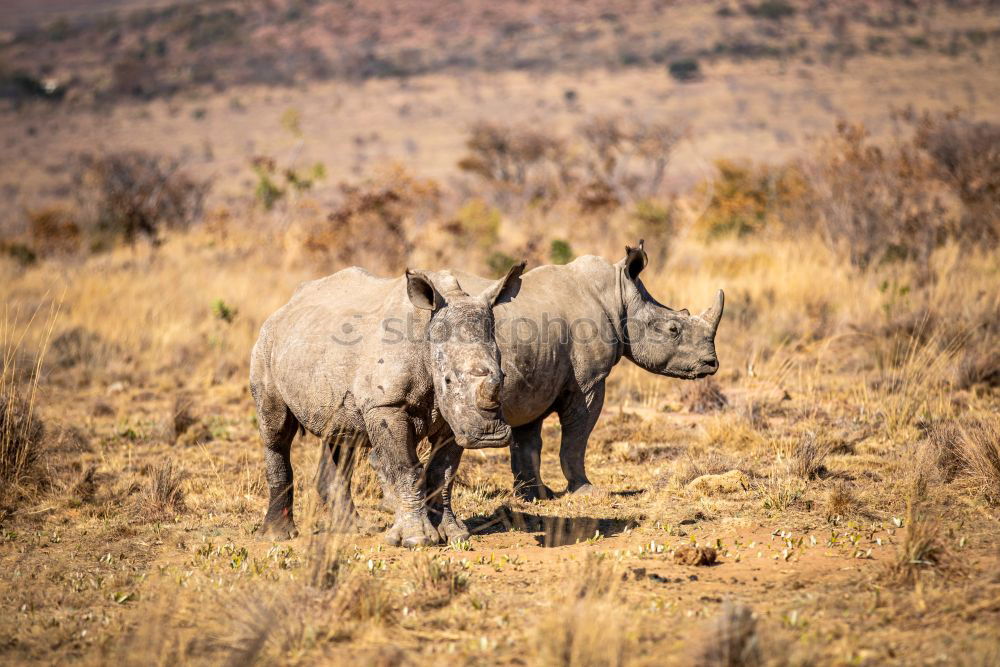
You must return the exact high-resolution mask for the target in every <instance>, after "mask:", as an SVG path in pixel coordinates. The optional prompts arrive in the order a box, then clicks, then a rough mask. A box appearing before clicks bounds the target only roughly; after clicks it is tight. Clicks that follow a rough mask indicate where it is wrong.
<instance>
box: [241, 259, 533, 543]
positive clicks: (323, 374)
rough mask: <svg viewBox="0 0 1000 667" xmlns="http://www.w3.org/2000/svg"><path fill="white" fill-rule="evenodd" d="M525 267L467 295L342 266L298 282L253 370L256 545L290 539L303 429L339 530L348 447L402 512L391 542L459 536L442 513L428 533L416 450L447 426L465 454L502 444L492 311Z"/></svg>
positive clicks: (346, 507)
mask: <svg viewBox="0 0 1000 667" xmlns="http://www.w3.org/2000/svg"><path fill="white" fill-rule="evenodd" d="M523 269H524V264H520V265H518V266H515V267H514V268H512V269H511V270H510V271H509V272H508V273H507V275H506V276H505V277H504V278H503V279H501V280H498V281H495V282H489V283H487V284H485V286H484V287H483V289H482V290H480V291H479V292H477V294H478V296H469V294H467V293H466V292H464V291H463V290H462V289H461V287H460V286H459V284H458V282H457V281H456V280H455V278H454V277H453V276H452V275H451V274H450V273H448V272H439V273H434V274H431V273H427V272H420V271H407V272H406V275H405V276H403V277H399V278H395V279H387V278H378V277H375V276H373V275H371V274H369V273H367V272H366V271H364V270H362V269H358V268H350V269H345V270H343V271H340V272H338V273H336V274H334V275H332V276H329V277H327V278H322V279H320V280H315V281H313V282H309V283H306V284H304V285H303V286H302V287H300V288H299V289H298V290H297V291H296V292H295V294H294V295H293V296H292V299H291V300H290V301H289V302H288V303H287V304H286V305H284V306H283V307H281V308H280V309H279V310H278V311H277V312H275V313H274V314H273V315H272V316H271V317H270V318H268V320H267V321H266V322H265V323H264V325H263V327H261V331H260V336H259V338H258V340H257V343H256V345H254V349H253V353H252V355H251V358H250V391H251V393H252V394H253V397H254V401H255V402H256V404H257V415H258V423H259V428H260V435H261V438H262V439H263V441H264V446H265V448H266V449H265V454H264V456H265V465H266V473H267V483H268V487H269V489H270V501H269V504H268V510H267V514H266V516H265V517H264V522H263V525H262V526H261V532H262V533H264V534H269V535H273V536H277V537H290V536H294V535H295V534H296V531H295V524H294V521H293V519H292V500H293V498H292V489H293V486H292V466H291V460H290V452H291V444H292V439H293V438H294V437H295V433H296V432H297V431H299V430H300V429H301V430H305V431H309V432H310V433H313V434H315V435H316V436H318V437H319V438H320V439H321V440H322V442H323V448H324V452H323V456H322V458H321V462H322V464H326V465H322V464H321V466H322V467H321V471H320V494H321V497H322V498H323V500H325V501H333V503H334V506H335V507H336V509H337V511H338V515H337V517H336V520H337V522H338V523H339V524H340V526H341V527H344V526H345V524H347V525H348V526H350V525H360V517H359V516H358V514H357V510H356V509H355V507H354V504H353V502H352V501H351V497H350V478H351V468H352V465H353V461H354V453H355V450H356V448H358V447H359V446H360V447H365V446H370V447H371V454H370V460H371V463H372V467H373V468H374V469H375V471H376V473H377V474H378V478H379V481H380V482H381V484H382V487H383V491H384V493H385V494H386V496H387V497H389V498H392V499H393V502H394V503H395V505H396V507H395V511H396V515H395V521H394V522H393V525H392V526H391V527H390V528H389V530H388V531H387V533H386V540H387V541H388V542H389V543H390V544H394V545H398V544H403V545H405V546H418V545H424V544H432V543H437V541H438V540H439V538H441V537H445V538H447V537H449V536H454V535H456V534H458V533H461V532H464V528H463V527H461V525H460V522H457V520H455V521H456V522H457V524H454V525H452V524H450V523H449V522H447V521H443V520H442V517H441V515H440V513H439V514H437V515H435V519H437V524H436V525H435V523H432V522H431V520H430V517H429V516H428V513H427V502H426V493H425V490H424V488H425V486H424V480H423V471H422V469H421V466H420V464H419V461H418V459H417V454H416V444H417V442H419V441H420V439H421V438H423V437H424V436H425V435H427V434H428V432H429V431H430V430H431V429H432V428H433V429H437V430H440V429H442V428H447V430H448V431H449V433H453V434H454V438H453V440H451V441H450V442H451V443H452V445H453V446H456V447H459V448H461V447H503V446H506V445H508V444H509V442H510V427H509V426H508V425H507V424H506V423H505V421H504V420H503V418H502V415H501V413H500V403H499V400H498V399H499V392H500V388H501V386H502V381H503V375H502V374H501V371H500V357H499V353H498V349H497V345H496V342H495V340H494V330H493V325H494V323H493V314H492V308H493V306H494V304H496V303H497V301H498V300H499V299H500V297H501V296H502V295H503V294H504V292H505V290H507V288H508V287H513V286H515V285H516V283H517V279H518V276H520V274H521V271H522V270H523ZM455 443H457V444H455ZM449 516H451V515H449Z"/></svg>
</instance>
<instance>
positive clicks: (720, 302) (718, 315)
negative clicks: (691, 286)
mask: <svg viewBox="0 0 1000 667" xmlns="http://www.w3.org/2000/svg"><path fill="white" fill-rule="evenodd" d="M725 302H726V299H725V295H724V294H723V293H722V290H719V291H718V292H716V293H715V303H713V304H712V305H711V306H710V307H709V308H708V309H707V310H705V312H703V313H702V314H701V319H703V320H705V321H706V322H708V323H709V324H710V325H712V330H713V331H715V330H716V329H718V328H719V322H720V321H721V320H722V309H723V307H724V305H725Z"/></svg>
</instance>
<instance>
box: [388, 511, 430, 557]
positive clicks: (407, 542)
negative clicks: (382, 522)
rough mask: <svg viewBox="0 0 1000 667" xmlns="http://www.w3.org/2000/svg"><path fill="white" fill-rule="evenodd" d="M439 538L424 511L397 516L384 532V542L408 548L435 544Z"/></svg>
mask: <svg viewBox="0 0 1000 667" xmlns="http://www.w3.org/2000/svg"><path fill="white" fill-rule="evenodd" d="M440 539H441V538H440V535H438V531H437V529H436V528H434V525H433V524H432V523H431V520H430V519H429V518H428V517H427V514H426V513H420V514H406V515H403V516H397V517H396V521H395V523H393V524H392V526H390V528H389V530H387V531H386V532H385V542H386V544H389V545H391V546H394V547H398V546H404V547H407V548H409V549H412V548H414V547H426V546H430V545H432V544H437V543H438V542H439V541H440Z"/></svg>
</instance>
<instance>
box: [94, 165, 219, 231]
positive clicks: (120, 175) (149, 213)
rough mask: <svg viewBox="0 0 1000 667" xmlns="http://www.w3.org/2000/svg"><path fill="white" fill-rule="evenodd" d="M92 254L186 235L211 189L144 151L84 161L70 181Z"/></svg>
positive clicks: (178, 167) (204, 183)
mask: <svg viewBox="0 0 1000 667" xmlns="http://www.w3.org/2000/svg"><path fill="white" fill-rule="evenodd" d="M74 184H75V187H76V194H77V199H78V200H79V205H80V209H81V211H82V215H81V217H80V220H81V223H82V226H83V227H84V229H85V232H86V233H87V234H88V235H89V236H91V241H90V243H91V248H92V249H102V248H106V247H107V246H109V245H110V244H113V243H115V242H117V241H122V242H125V243H130V244H133V243H135V242H136V241H137V240H139V238H141V237H145V238H147V239H149V240H150V241H153V242H158V240H159V236H160V233H161V232H162V231H163V230H165V229H186V228H187V227H188V226H190V225H191V223H192V222H194V221H195V220H197V219H198V217H199V216H200V215H201V211H202V204H203V202H204V199H205V195H206V193H207V192H208V188H209V184H208V183H207V182H204V181H198V180H195V179H193V178H192V177H191V176H189V175H187V174H185V173H184V172H183V171H182V170H181V165H180V162H178V161H177V160H173V159H171V158H167V157H164V156H160V155H153V154H151V153H146V152H143V151H123V152H119V153H109V154H106V155H101V156H97V157H95V156H84V157H83V159H82V160H81V165H80V169H79V170H78V172H77V173H76V175H75V177H74Z"/></svg>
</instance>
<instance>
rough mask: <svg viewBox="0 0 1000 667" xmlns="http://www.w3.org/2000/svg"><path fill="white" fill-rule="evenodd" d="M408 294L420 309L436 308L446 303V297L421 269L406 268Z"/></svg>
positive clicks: (414, 304) (411, 301)
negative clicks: (443, 296)
mask: <svg viewBox="0 0 1000 667" xmlns="http://www.w3.org/2000/svg"><path fill="white" fill-rule="evenodd" d="M406 296H408V297H409V298H410V303H412V304H413V306H414V307H415V308H419V309H420V310H434V309H435V308H440V307H441V306H443V305H444V299H443V298H442V297H441V295H440V294H439V293H438V291H437V290H436V289H435V288H434V284H433V283H432V282H431V281H430V280H429V279H428V278H427V276H425V275H424V274H423V273H420V272H419V271H411V270H410V269H407V270H406Z"/></svg>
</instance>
